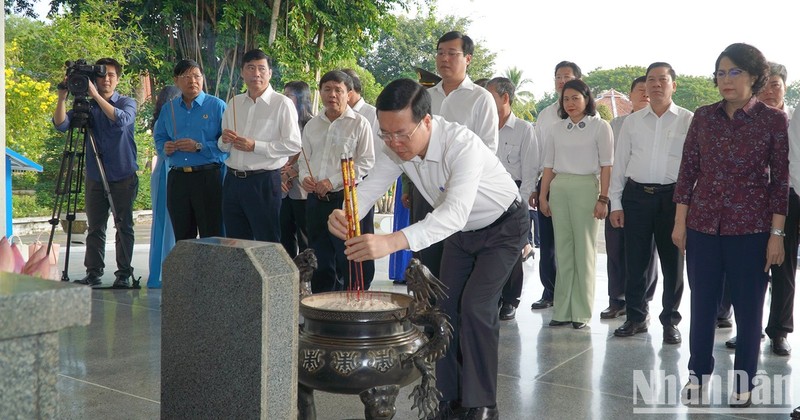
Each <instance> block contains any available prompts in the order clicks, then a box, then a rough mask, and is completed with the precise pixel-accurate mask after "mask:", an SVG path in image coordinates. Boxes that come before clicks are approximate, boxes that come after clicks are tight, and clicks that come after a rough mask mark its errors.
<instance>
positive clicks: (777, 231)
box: [769, 228, 786, 236]
mask: <svg viewBox="0 0 800 420" xmlns="http://www.w3.org/2000/svg"><path fill="white" fill-rule="evenodd" d="M769 233H770V234H772V235H775V236H786V232H784V231H783V230H782V229H778V228H772V229H770V230H769Z"/></svg>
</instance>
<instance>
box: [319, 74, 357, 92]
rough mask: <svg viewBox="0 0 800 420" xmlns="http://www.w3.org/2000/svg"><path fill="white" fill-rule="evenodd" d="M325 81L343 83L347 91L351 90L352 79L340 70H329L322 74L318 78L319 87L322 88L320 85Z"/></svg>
mask: <svg viewBox="0 0 800 420" xmlns="http://www.w3.org/2000/svg"><path fill="white" fill-rule="evenodd" d="M327 82H337V83H344V85H345V86H346V87H347V90H348V91H350V90H353V79H352V78H351V77H350V76H348V75H347V73H345V72H343V71H341V70H331V71H329V72H327V73H325V74H323V75H322V78H321V79H319V88H320V89H322V85H324V84H325V83H327Z"/></svg>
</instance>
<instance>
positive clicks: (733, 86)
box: [672, 44, 789, 407]
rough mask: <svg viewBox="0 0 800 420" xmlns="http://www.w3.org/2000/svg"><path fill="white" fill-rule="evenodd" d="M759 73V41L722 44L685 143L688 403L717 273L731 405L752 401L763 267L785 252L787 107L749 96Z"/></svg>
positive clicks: (708, 355) (702, 363)
mask: <svg viewBox="0 0 800 420" xmlns="http://www.w3.org/2000/svg"><path fill="white" fill-rule="evenodd" d="M767 75H768V67H767V61H766V59H765V58H764V56H763V54H762V53H761V52H760V51H759V50H758V49H756V48H755V47H752V46H750V45H747V44H732V45H730V46H728V48H726V49H725V51H723V52H722V53H721V54H720V55H719V57H718V58H717V62H716V68H715V72H714V83H715V84H716V85H717V87H718V88H719V92H720V94H721V95H722V98H723V100H722V101H720V102H717V103H715V104H712V105H707V106H703V107H700V108H699V109H698V110H697V111H696V112H695V114H694V119H693V120H692V124H691V126H690V127H689V133H688V135H687V136H686V142H685V144H684V148H683V159H682V161H681V168H680V173H679V175H678V182H677V185H676V187H675V195H674V201H675V202H676V203H677V209H676V214H675V228H674V230H673V233H672V240H673V241H674V242H675V245H676V246H678V248H680V249H681V250H682V251H685V252H686V268H687V272H688V275H689V287H690V289H691V313H692V317H691V324H690V331H689V351H690V354H691V357H690V359H689V371H690V380H689V383H688V384H687V385H686V386H685V387H684V390H683V395H682V397H683V401H684V403H687V404H691V403H697V402H699V401H698V398H699V397H700V396H702V395H704V393H705V392H706V391H707V388H708V387H707V386H706V385H708V378H709V376H710V375H711V373H712V372H713V370H714V356H713V354H712V351H713V347H714V331H715V326H716V312H717V306H718V304H719V301H720V297H721V295H722V284H723V279H724V281H725V282H727V285H728V287H729V288H730V292H731V300H732V302H733V307H734V313H735V315H736V324H737V335H738V339H737V341H738V342H737V345H736V358H735V360H734V365H733V366H734V370H735V371H734V372H733V373H734V375H735V376H734V378H735V380H734V384H733V395H732V396H731V398H730V404H731V406H732V407H747V406H749V405H750V404H751V399H750V391H751V390H752V389H753V377H754V375H755V373H756V367H757V364H758V352H759V347H760V342H761V318H762V311H763V306H764V294H765V292H766V288H767V271H768V269H769V267H770V266H771V265H775V264H780V263H781V262H782V261H783V257H784V251H783V236H784V233H783V224H784V220H785V215H786V209H787V199H788V193H789V186H788V178H789V172H788V164H789V160H788V153H789V143H788V135H787V119H786V114H784V113H783V112H782V111H779V110H776V109H773V108H770V107H769V106H767V105H765V104H764V103H762V102H760V101H758V99H756V94H757V93H758V92H759V90H760V89H761V88H762V87H763V86H764V84H765V82H766V80H767ZM725 376H727V375H725Z"/></svg>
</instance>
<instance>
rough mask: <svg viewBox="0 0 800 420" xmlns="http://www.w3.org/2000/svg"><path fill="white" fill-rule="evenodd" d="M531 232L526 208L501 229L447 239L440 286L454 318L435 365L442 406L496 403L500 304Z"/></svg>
mask: <svg viewBox="0 0 800 420" xmlns="http://www.w3.org/2000/svg"><path fill="white" fill-rule="evenodd" d="M529 230H530V219H529V217H528V209H527V206H524V205H523V206H518V207H517V208H516V210H515V211H513V212H512V213H511V214H509V215H508V217H506V218H505V219H504V220H503V221H502V222H501V223H499V224H498V225H497V226H494V227H490V228H485V229H481V230H477V231H471V232H457V233H455V234H453V235H451V236H450V237H449V238H447V239H445V240H444V255H443V258H442V267H441V268H442V270H441V281H442V282H443V283H444V284H445V285H446V286H447V296H448V297H446V298H444V299H442V300H441V301H440V302H439V306H440V307H441V309H442V311H444V313H445V314H447V315H448V316H449V318H450V323H451V324H452V325H453V338H452V340H451V341H450V346H448V348H447V352H446V353H445V355H444V357H443V358H442V359H440V360H439V361H438V362H437V363H436V384H437V388H438V389H439V391H441V393H442V400H443V401H450V400H460V401H461V404H462V405H463V406H464V407H482V406H488V405H493V404H495V403H496V402H497V364H498V355H497V353H498V345H499V340H500V321H499V319H498V317H497V301H498V299H500V294H501V291H502V289H503V284H504V283H505V280H506V278H507V277H508V275H509V273H510V272H511V269H512V267H513V266H514V264H515V263H516V262H517V261H519V256H520V250H521V249H522V247H523V246H525V242H526V241H527V240H528V231H529Z"/></svg>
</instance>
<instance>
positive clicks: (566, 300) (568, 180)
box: [550, 174, 600, 323]
mask: <svg viewBox="0 0 800 420" xmlns="http://www.w3.org/2000/svg"><path fill="white" fill-rule="evenodd" d="M599 193H600V187H599V181H598V179H597V176H596V175H571V174H557V175H556V177H555V178H554V179H553V181H552V183H551V184H550V210H551V211H552V213H553V231H554V233H555V240H556V264H557V267H558V269H557V270H556V287H555V295H554V297H553V320H555V321H572V322H587V323H588V322H589V320H590V319H591V318H592V303H593V302H594V284H595V260H596V259H597V229H598V228H599V226H600V221H599V220H597V219H595V218H594V206H595V204H596V203H597V196H598V194H599Z"/></svg>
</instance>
